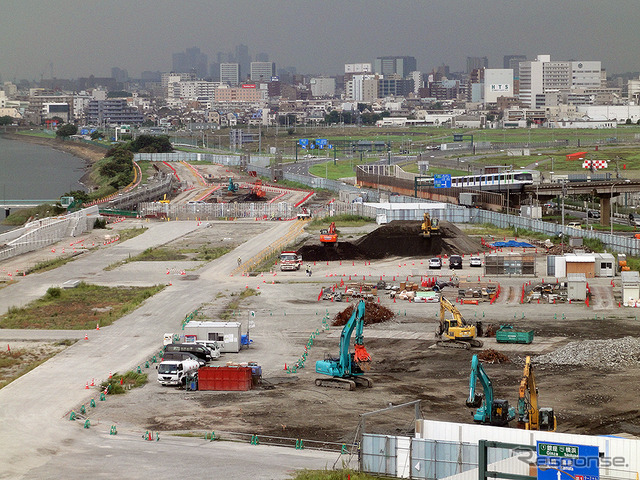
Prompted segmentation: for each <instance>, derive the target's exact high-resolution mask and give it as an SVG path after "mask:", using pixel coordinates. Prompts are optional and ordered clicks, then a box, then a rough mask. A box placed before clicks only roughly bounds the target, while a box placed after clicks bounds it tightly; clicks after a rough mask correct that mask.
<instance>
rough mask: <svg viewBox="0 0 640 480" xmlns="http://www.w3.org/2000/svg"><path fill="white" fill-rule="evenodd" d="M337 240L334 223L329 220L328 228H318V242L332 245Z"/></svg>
mask: <svg viewBox="0 0 640 480" xmlns="http://www.w3.org/2000/svg"><path fill="white" fill-rule="evenodd" d="M337 242H338V232H337V231H336V223H335V222H331V225H329V228H323V229H322V230H320V243H322V244H323V245H325V246H327V245H333V246H335V244H336V243H337Z"/></svg>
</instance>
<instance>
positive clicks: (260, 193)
mask: <svg viewBox="0 0 640 480" xmlns="http://www.w3.org/2000/svg"><path fill="white" fill-rule="evenodd" d="M251 193H252V194H253V195H255V196H256V197H258V198H264V197H266V196H267V192H265V191H264V190H263V189H262V180H260V179H258V180H256V183H254V184H253V187H252V188H251Z"/></svg>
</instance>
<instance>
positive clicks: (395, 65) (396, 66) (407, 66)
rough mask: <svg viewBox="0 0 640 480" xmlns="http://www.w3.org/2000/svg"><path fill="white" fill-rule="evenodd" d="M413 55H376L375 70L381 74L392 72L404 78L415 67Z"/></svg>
mask: <svg viewBox="0 0 640 480" xmlns="http://www.w3.org/2000/svg"><path fill="white" fill-rule="evenodd" d="M416 65H417V64H416V59H415V57H378V58H376V61H375V72H376V73H378V74H381V75H391V74H393V73H395V74H397V75H400V76H401V77H402V78H406V77H408V76H409V74H410V73H411V72H413V71H415V70H417V68H416Z"/></svg>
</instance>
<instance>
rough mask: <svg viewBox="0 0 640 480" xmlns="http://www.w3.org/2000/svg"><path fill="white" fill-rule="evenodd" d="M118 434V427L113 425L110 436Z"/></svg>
mask: <svg viewBox="0 0 640 480" xmlns="http://www.w3.org/2000/svg"><path fill="white" fill-rule="evenodd" d="M117 434H118V430H116V426H115V425H111V429H110V430H109V435H117Z"/></svg>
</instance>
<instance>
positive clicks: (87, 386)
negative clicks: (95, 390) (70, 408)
mask: <svg viewBox="0 0 640 480" xmlns="http://www.w3.org/2000/svg"><path fill="white" fill-rule="evenodd" d="M84 389H85V390H89V382H87V383H86V384H85V386H84Z"/></svg>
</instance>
